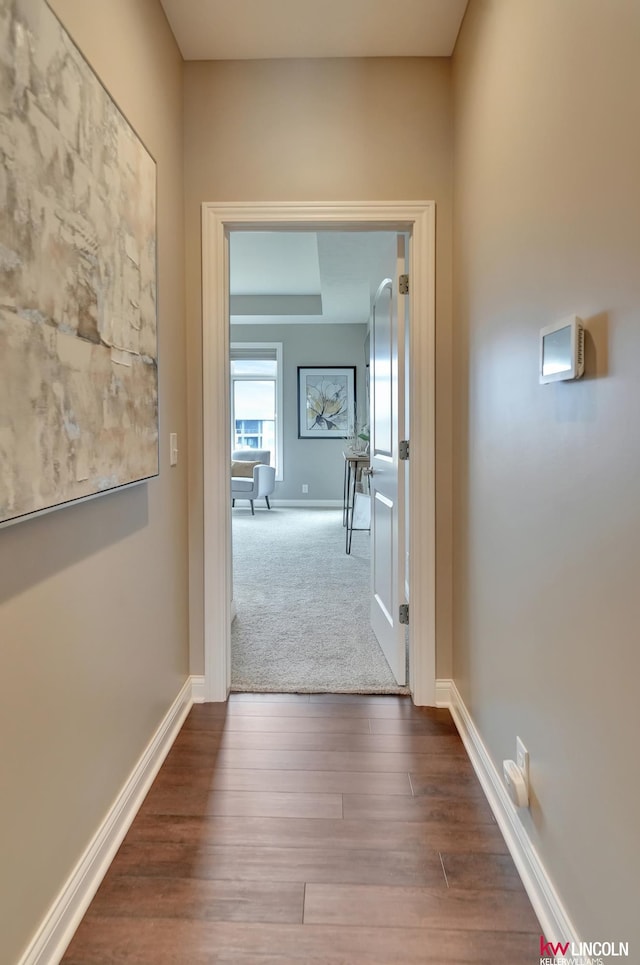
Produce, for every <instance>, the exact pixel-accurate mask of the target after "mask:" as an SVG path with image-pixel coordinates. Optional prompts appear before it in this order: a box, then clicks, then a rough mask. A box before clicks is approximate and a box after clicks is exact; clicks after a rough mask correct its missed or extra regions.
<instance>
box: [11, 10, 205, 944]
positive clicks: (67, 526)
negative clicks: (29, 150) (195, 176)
mask: <svg viewBox="0 0 640 965" xmlns="http://www.w3.org/2000/svg"><path fill="white" fill-rule="evenodd" d="M53 6H54V7H55V9H56V11H57V13H58V15H59V16H60V17H61V19H62V20H63V22H64V23H65V24H66V25H67V27H68V28H69V29H70V31H71V32H72V34H73V36H74V37H75V39H76V41H77V42H78V44H79V45H80V47H81V49H82V50H83V51H84V53H85V54H86V56H87V57H88V59H89V61H90V62H91V63H92V64H93V66H94V67H95V69H96V70H97V72H98V73H99V75H100V77H101V78H102V80H103V81H104V83H105V84H106V86H107V87H108V88H109V90H110V91H111V92H112V94H113V95H114V97H115V98H116V100H117V101H118V102H119V104H120V106H121V107H122V109H123V110H124V112H125V113H126V115H127V116H128V118H129V120H130V121H131V123H132V124H133V125H134V126H135V127H136V128H137V130H138V132H139V133H140V135H141V136H142V138H143V139H144V141H145V142H146V144H147V146H148V147H149V149H150V151H151V152H152V153H153V155H154V156H155V158H156V160H157V162H158V201H159V209H158V231H159V252H158V254H159V305H160V318H159V331H160V422H161V429H162V438H161V446H160V456H161V469H160V477H159V478H158V479H154V480H152V481H150V482H149V483H147V484H144V485H141V486H137V487H135V488H133V489H131V490H128V491H124V492H120V493H116V494H113V495H106V496H102V497H100V498H99V499H96V500H94V501H92V502H88V503H85V504H82V505H77V506H73V507H68V508H65V509H62V510H59V511H57V512H54V513H51V514H50V515H47V516H44V517H41V518H39V519H34V520H31V521H30V522H22V523H19V524H16V525H14V526H12V527H9V528H6V529H3V530H0V573H1V578H0V641H1V646H0V761H1V762H2V765H1V768H0V783H1V785H2V786H1V791H0V829H1V831H0V836H1V837H2V844H1V847H0V851H1V852H2V864H1V866H0V909H1V913H0V918H1V920H2V927H1V929H0V960H1V961H2V962H6V963H9V962H14V961H16V960H17V958H18V956H19V953H20V952H21V950H22V949H23V948H24V947H25V946H26V944H27V942H28V941H29V939H30V938H31V935H32V933H33V932H34V931H35V929H36V928H37V926H38V925H39V923H40V921H41V920H42V918H43V916H44V914H45V912H46V911H47V909H48V907H49V906H50V904H51V902H52V901H53V900H54V898H55V897H56V895H57V894H58V892H59V889H60V888H61V887H62V885H63V883H64V881H65V879H66V878H67V876H68V874H69V873H70V872H71V870H72V869H73V866H74V865H75V863H76V861H77V860H78V858H79V857H80V855H81V854H82V852H83V851H84V849H85V847H86V846H87V844H88V842H89V840H90V839H91V837H92V835H93V834H94V832H95V831H96V829H97V827H98V826H99V824H100V822H101V821H102V819H103V818H104V816H105V813H106V811H107V809H108V808H109V807H110V805H111V804H112V802H113V800H114V798H115V797H116V795H117V793H118V791H119V790H120V788H121V786H122V784H123V783H124V781H125V780H126V778H127V777H128V776H129V774H130V772H131V770H132V769H133V767H134V765H135V763H136V761H137V759H138V757H139V756H140V754H141V753H142V751H143V750H144V748H145V746H146V744H147V743H148V741H149V739H150V738H151V736H152V734H153V732H154V730H155V729H156V727H157V725H158V724H159V722H160V721H161V719H162V717H163V716H164V714H165V713H166V711H167V709H168V707H169V706H170V704H171V703H172V701H173V699H174V698H175V697H176V695H177V693H178V691H179V690H180V687H181V686H182V684H183V682H184V680H185V678H186V675H187V673H188V644H187V637H188V619H187V521H186V515H187V514H186V496H187V491H186V459H185V458H184V456H183V460H182V463H181V465H179V466H178V467H177V468H176V469H172V470H169V468H168V451H167V448H168V447H167V435H168V432H169V431H170V430H175V431H177V432H179V433H180V442H181V454H185V451H186V406H185V395H186V386H185V348H184V343H185V337H184V322H183V318H184V270H183V257H184V247H183V246H184V235H183V227H182V225H183V204H182V152H181V139H182V129H181V125H182V89H181V88H182V63H181V60H180V57H179V55H178V52H177V48H176V46H175V44H174V41H173V38H172V36H171V34H170V32H169V29H168V27H167V24H166V21H165V19H164V16H163V14H162V12H161V9H160V7H159V4H158V3H157V2H156V0H91V3H87V2H86V0H55V3H54V4H53Z"/></svg>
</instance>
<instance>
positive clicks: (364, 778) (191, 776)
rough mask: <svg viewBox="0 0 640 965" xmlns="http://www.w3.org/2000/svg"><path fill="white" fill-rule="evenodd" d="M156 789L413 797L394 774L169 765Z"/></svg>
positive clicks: (401, 777)
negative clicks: (207, 789)
mask: <svg viewBox="0 0 640 965" xmlns="http://www.w3.org/2000/svg"><path fill="white" fill-rule="evenodd" d="M155 786H156V787H172V786H173V787H176V786H177V787H185V786H189V787H191V788H199V789H203V788H204V789H206V788H211V789H215V790H226V791H291V792H300V791H307V792H314V793H337V794H343V793H353V794H403V795H408V796H411V794H412V790H411V782H410V780H409V775H408V774H405V773H402V772H397V771H392V772H391V773H390V774H387V773H385V772H384V771H379V772H377V773H376V772H374V773H367V772H366V771H353V772H351V771H278V770H267V771H265V770H258V769H257V768H248V769H246V770H245V769H242V768H237V767H236V768H233V767H229V768H226V769H216V768H215V767H202V768H195V767H181V766H179V765H172V764H166V765H165V767H163V768H162V771H161V773H160V774H159V775H158V777H157V778H156V782H155Z"/></svg>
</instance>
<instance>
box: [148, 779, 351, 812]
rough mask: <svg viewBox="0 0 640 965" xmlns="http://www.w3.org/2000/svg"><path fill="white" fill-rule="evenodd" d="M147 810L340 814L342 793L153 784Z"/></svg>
mask: <svg viewBox="0 0 640 965" xmlns="http://www.w3.org/2000/svg"><path fill="white" fill-rule="evenodd" d="M140 813H141V814H142V815H145V814H183V815H189V814H195V815H202V814H213V815H233V816H234V817H243V816H246V817H265V818H268V817H276V818H278V817H285V818H341V817H342V795H341V794H324V793H316V794H309V793H305V792H302V791H301V792H297V793H287V792H280V791H210V790H208V789H207V788H204V789H203V788H193V787H186V786H185V785H179V786H165V787H163V786H160V785H154V787H153V788H152V789H151V791H150V792H149V794H148V795H147V797H146V798H145V801H144V803H143V805H142V808H141V809H140Z"/></svg>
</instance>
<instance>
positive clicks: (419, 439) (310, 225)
mask: <svg viewBox="0 0 640 965" xmlns="http://www.w3.org/2000/svg"><path fill="white" fill-rule="evenodd" d="M322 229H327V230H332V231H340V230H360V231H366V230H368V229H375V230H384V231H400V232H409V233H410V235H411V252H410V261H409V274H410V279H411V305H412V325H411V326H410V333H409V356H410V361H409V381H410V409H411V413H412V439H411V459H410V461H409V474H410V486H409V490H410V507H409V512H410V517H411V528H412V546H411V564H410V578H409V583H410V587H411V588H412V591H411V633H410V644H409V646H410V660H409V663H410V679H409V685H410V689H411V693H412V697H413V700H414V702H415V703H416V704H418V705H435V677H436V667H435V657H436V641H435V491H434V481H435V391H434V373H435V355H434V352H435V204H434V202H430V201H417V202H411V201H409V202H402V201H390V202H353V203H350V202H345V203H340V202H338V203H323V202H316V203H295V202H291V203H252V202H238V203H214V202H205V203H203V205H202V310H203V318H202V349H203V412H202V420H203V458H202V491H203V493H204V494H205V498H204V506H203V511H204V554H203V568H204V574H203V594H202V600H201V601H197V603H196V605H198V603H200V602H201V603H202V606H203V610H204V641H202V642H203V643H204V670H205V685H204V690H205V700H207V701H224V700H226V698H227V696H228V693H229V687H230V681H231V521H230V517H231V510H230V505H231V504H230V478H231V465H230V459H231V446H230V435H229V372H228V364H227V363H228V356H229V241H228V233H229V231H231V230H233V231H242V230H249V231H256V230H265V231H269V230H270V231H278V230H298V231H300V230H309V231H319V230H322ZM192 458H193V459H194V464H192V471H195V472H200V467H199V464H198V463H197V458H198V457H197V454H194V455H193V456H192ZM196 512H197V508H196ZM194 565H197V563H195V564H194ZM194 582H195V584H196V585H198V583H199V580H197V579H196V580H194ZM198 622H199V621H198V620H196V619H194V620H193V621H192V626H197V625H198ZM192 645H193V646H194V648H195V649H197V648H198V646H200V645H201V641H199V640H196V641H192Z"/></svg>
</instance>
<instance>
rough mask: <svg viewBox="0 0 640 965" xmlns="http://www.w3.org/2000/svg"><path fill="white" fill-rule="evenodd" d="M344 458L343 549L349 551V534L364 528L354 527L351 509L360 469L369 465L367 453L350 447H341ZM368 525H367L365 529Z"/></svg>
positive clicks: (354, 499) (360, 472)
mask: <svg viewBox="0 0 640 965" xmlns="http://www.w3.org/2000/svg"><path fill="white" fill-rule="evenodd" d="M342 455H343V458H344V485H343V494H342V525H343V526H344V527H345V528H346V534H345V535H346V539H345V549H346V552H347V553H350V552H351V536H352V534H353V530H354V529H364V528H365V527H354V525H353V510H354V506H355V501H356V487H357V484H358V483H359V482H360V481H361V480H362V470H363V469H365V468H366V467H367V466H368V465H369V453H367V452H353V451H352V450H351V449H343V451H342ZM368 528H369V527H368V526H367V527H366V529H368Z"/></svg>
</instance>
